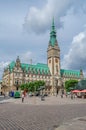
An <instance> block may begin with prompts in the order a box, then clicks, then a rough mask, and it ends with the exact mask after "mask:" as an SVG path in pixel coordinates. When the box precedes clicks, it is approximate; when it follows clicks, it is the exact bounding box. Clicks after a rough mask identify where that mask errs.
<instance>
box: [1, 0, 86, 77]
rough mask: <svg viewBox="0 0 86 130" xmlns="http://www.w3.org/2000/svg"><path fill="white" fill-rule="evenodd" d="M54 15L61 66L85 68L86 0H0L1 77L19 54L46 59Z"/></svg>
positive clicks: (27, 57)
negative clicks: (6, 67)
mask: <svg viewBox="0 0 86 130" xmlns="http://www.w3.org/2000/svg"><path fill="white" fill-rule="evenodd" d="M53 16H54V19H55V25H56V30H57V40H58V43H59V46H60V49H61V68H65V69H76V70H79V69H80V68H82V69H83V70H84V73H85V72H86V68H85V66H86V53H85V51H86V0H76V1H75V0H72V1H71V0H37V1H36V0H0V78H1V77H2V72H3V69H4V67H5V66H6V65H7V64H8V63H10V62H11V61H13V60H16V57H17V56H20V59H21V61H22V62H25V63H30V59H31V58H32V60H33V64H35V63H37V62H42V63H46V62H47V60H46V59H47V47H48V42H49V33H50V29H51V23H52V18H53Z"/></svg>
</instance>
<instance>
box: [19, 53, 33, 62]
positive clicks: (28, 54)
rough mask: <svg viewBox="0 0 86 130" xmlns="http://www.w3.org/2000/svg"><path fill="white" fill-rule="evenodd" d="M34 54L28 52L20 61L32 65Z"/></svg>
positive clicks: (22, 55)
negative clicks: (31, 60)
mask: <svg viewBox="0 0 86 130" xmlns="http://www.w3.org/2000/svg"><path fill="white" fill-rule="evenodd" d="M32 57H33V54H32V52H31V51H27V52H25V53H23V54H21V56H20V59H21V61H22V62H23V63H30V59H32Z"/></svg>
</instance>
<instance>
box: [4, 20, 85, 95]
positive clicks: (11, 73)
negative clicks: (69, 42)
mask: <svg viewBox="0 0 86 130" xmlns="http://www.w3.org/2000/svg"><path fill="white" fill-rule="evenodd" d="M83 78H84V76H83V72H82V70H79V71H76V70H65V69H61V66H60V48H59V45H58V41H57V39H56V30H55V25H54V20H53V21H52V29H51V32H50V39H49V44H48V48H47V64H43V63H37V64H36V65H33V64H26V63H21V60H20V58H19V56H18V57H17V59H16V61H13V62H11V63H10V64H9V65H8V66H7V67H6V68H5V69H4V72H3V79H2V85H3V88H4V89H5V91H10V90H16V89H18V87H19V85H21V84H23V83H28V82H34V81H38V80H44V81H45V83H46V84H45V91H46V92H48V93H55V92H56V89H59V88H63V87H64V85H65V81H66V80H70V79H75V80H81V79H83Z"/></svg>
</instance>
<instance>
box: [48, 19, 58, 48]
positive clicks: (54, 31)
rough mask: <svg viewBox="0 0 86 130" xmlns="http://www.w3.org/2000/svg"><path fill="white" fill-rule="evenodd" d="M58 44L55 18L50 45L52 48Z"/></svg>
mask: <svg viewBox="0 0 86 130" xmlns="http://www.w3.org/2000/svg"><path fill="white" fill-rule="evenodd" d="M56 44H57V40H56V30H55V24H54V17H53V19H52V26H51V32H50V41H49V45H50V46H55V45H56Z"/></svg>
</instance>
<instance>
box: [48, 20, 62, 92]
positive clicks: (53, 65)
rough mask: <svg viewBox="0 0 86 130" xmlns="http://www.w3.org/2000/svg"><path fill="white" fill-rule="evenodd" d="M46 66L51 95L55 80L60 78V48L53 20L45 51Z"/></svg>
mask: <svg viewBox="0 0 86 130" xmlns="http://www.w3.org/2000/svg"><path fill="white" fill-rule="evenodd" d="M47 64H48V67H49V69H50V72H51V75H52V81H51V86H52V93H54V92H55V79H56V77H59V76H60V48H59V46H58V41H57V39H56V30H55V25H54V19H53V21H52V27H51V32H50V40H49V45H48V49H47Z"/></svg>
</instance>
